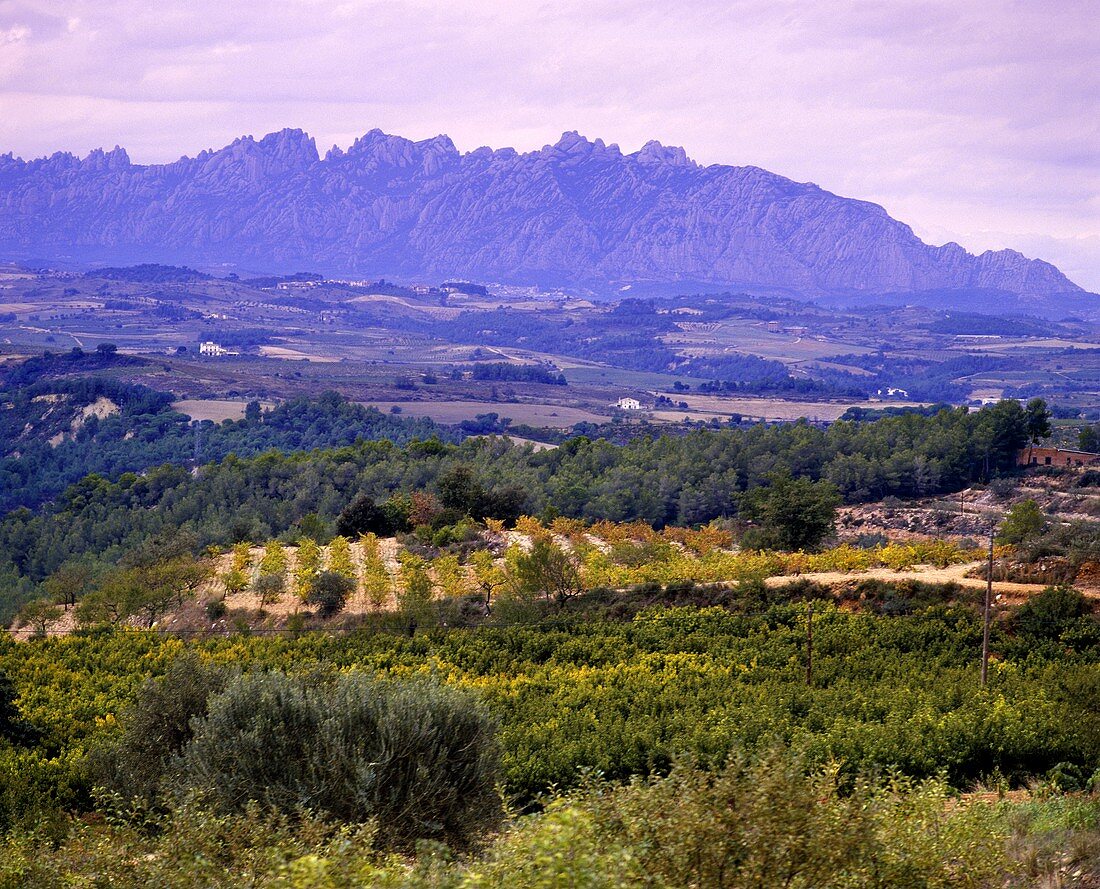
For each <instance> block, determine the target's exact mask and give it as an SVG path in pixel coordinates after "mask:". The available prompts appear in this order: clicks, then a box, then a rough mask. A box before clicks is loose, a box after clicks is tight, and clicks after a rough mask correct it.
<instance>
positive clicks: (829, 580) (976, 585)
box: [765, 562, 1098, 602]
mask: <svg viewBox="0 0 1100 889" xmlns="http://www.w3.org/2000/svg"><path fill="white" fill-rule="evenodd" d="M981 567H982V563H981V562H966V563H964V564H961V565H949V566H948V567H947V568H937V567H936V566H935V565H917V566H916V567H915V568H913V569H911V570H908V571H894V570H893V569H891V568H870V569H868V570H867V571H858V572H852V571H818V572H813V573H809V574H783V575H777V576H775V577H769V578H768V579H767V580H766V581H765V583H767V585H768V586H783V585H784V584H788V583H793V582H794V581H796V580H812V581H814V582H815V583H820V584H824V585H825V586H839V585H841V584H845V583H850V582H851V581H853V580H886V581H893V582H897V581H901V580H919V581H922V582H924V583H957V584H958V585H959V586H962V587H970V588H973V589H983V590H984V589H985V581H984V580H982V579H981V578H980V577H967V576H966V575H967V574H968V573H969V572H971V571H973V570H974V569H977V568H981ZM1044 589H1046V585H1045V584H1041V583H1014V582H1011V581H1007V580H995V581H993V592H994V593H996V594H997V595H999V596H1001V597H1002V602H1004V601H1009V602H1021V601H1023V600H1024V599H1026V598H1028V597H1029V596H1033V595H1035V594H1036V593H1038V592H1041V591H1042V590H1044ZM1082 592H1083V593H1085V595H1087V596H1092V597H1097V596H1098V593H1097V591H1095V590H1082Z"/></svg>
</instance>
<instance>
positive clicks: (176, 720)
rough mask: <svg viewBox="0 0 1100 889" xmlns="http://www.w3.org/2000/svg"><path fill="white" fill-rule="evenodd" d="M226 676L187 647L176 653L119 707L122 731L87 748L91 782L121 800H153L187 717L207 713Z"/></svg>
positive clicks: (186, 733)
mask: <svg viewBox="0 0 1100 889" xmlns="http://www.w3.org/2000/svg"><path fill="white" fill-rule="evenodd" d="M228 676H229V674H228V671H227V670H226V669H225V668H222V667H214V666H210V665H207V664H203V663H202V662H201V661H200V660H199V659H198V657H197V656H196V655H195V654H194V653H192V652H189V653H187V654H183V655H180V656H179V657H177V658H176V659H175V660H174V661H172V663H171V664H170V665H169V667H168V670H167V671H166V672H165V674H164V676H162V677H161V678H160V679H156V680H149V681H148V682H146V683H145V685H144V686H142V688H141V690H140V691H139V692H138V694H137V698H136V699H135V700H134V702H133V703H132V704H131V705H130V706H129V707H128V708H127V709H126V710H125V711H123V714H122V717H121V719H120V723H121V731H120V732H119V733H118V734H116V735H115V736H114V737H112V738H110V739H109V740H108V741H106V742H105V743H103V744H102V745H101V746H100V747H98V748H96V749H94V750H93V751H92V752H91V754H90V755H89V757H88V761H87V766H88V776H89V778H90V779H91V782H92V784H93V785H98V786H100V787H102V788H104V789H105V790H107V791H109V792H112V793H116V794H118V795H120V796H121V797H123V798H124V799H126V800H136V801H140V802H142V803H144V804H146V805H149V804H153V803H155V802H157V800H158V798H159V796H160V794H161V791H162V789H163V785H164V780H165V777H166V773H167V771H168V768H169V764H170V761H171V759H172V757H173V756H175V755H177V754H179V753H180V751H181V750H183V748H184V746H185V745H186V744H187V742H188V741H190V740H191V720H192V719H194V718H195V717H196V716H203V715H204V714H205V713H206V706H207V701H208V700H209V698H210V695H211V694H213V693H214V692H216V691H220V690H221V689H222V688H223V687H224V686H225V683H226V681H227V679H228Z"/></svg>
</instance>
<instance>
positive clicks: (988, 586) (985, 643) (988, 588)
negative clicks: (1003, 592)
mask: <svg viewBox="0 0 1100 889" xmlns="http://www.w3.org/2000/svg"><path fill="white" fill-rule="evenodd" d="M993 528H994V523H993V522H990V523H989V565H988V566H987V568H986V580H985V608H984V609H983V614H982V688H985V683H986V680H987V679H988V678H989V612H990V609H991V608H992V606H993Z"/></svg>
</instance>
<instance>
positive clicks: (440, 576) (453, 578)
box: [432, 554, 469, 598]
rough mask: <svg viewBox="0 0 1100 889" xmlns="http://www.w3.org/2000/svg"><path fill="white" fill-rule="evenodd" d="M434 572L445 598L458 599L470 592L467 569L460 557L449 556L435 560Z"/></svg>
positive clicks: (433, 563)
mask: <svg viewBox="0 0 1100 889" xmlns="http://www.w3.org/2000/svg"><path fill="white" fill-rule="evenodd" d="M432 571H433V572H434V573H435V581H436V583H437V584H438V585H439V589H440V590H441V591H442V592H443V595H444V596H449V597H451V598H457V597H459V596H465V595H466V594H467V593H468V592H469V589H468V583H469V577H468V575H467V571H466V569H465V568H464V567H463V566H462V564H461V563H460V562H459V560H458V556H455V555H450V554H448V555H444V556H440V557H439V558H437V559H434V560H433V561H432Z"/></svg>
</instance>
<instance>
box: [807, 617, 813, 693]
mask: <svg viewBox="0 0 1100 889" xmlns="http://www.w3.org/2000/svg"><path fill="white" fill-rule="evenodd" d="M813 681H814V603H813V602H809V603H807V605H806V685H813Z"/></svg>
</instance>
